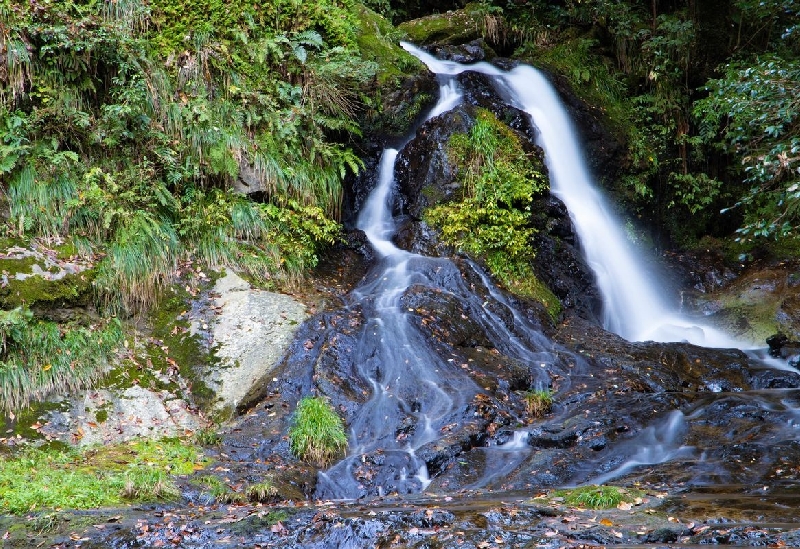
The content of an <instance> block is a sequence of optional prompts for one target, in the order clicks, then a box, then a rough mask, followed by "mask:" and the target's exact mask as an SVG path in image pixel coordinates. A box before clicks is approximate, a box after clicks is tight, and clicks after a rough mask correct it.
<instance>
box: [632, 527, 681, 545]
mask: <svg viewBox="0 0 800 549" xmlns="http://www.w3.org/2000/svg"><path fill="white" fill-rule="evenodd" d="M687 532H690V531H688V530H686V529H683V528H681V529H678V528H659V529H657V530H654V531H653V532H651V533H649V534H647V535H646V536H644V538H643V539H642V540H641V541H643V542H644V543H675V542H676V541H678V538H679V537H681V536H684V535H687Z"/></svg>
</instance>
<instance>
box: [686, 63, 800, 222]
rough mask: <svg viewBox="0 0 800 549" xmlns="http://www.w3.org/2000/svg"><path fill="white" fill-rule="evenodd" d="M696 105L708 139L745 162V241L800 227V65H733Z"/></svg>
mask: <svg viewBox="0 0 800 549" xmlns="http://www.w3.org/2000/svg"><path fill="white" fill-rule="evenodd" d="M706 89H707V91H708V93H709V95H708V97H706V98H705V99H702V100H700V101H698V102H697V103H696V104H695V108H694V113H695V116H696V117H697V118H698V119H699V121H700V122H701V130H702V134H701V135H702V136H703V137H704V138H705V139H706V140H708V141H709V142H711V143H714V144H716V145H717V146H719V147H721V148H723V149H724V150H726V151H728V152H730V153H733V154H736V155H737V156H739V157H741V168H742V170H743V176H744V183H745V184H746V185H747V186H748V188H747V189H746V190H745V192H744V195H743V196H742V197H741V198H740V199H739V201H738V202H736V204H735V206H734V207H737V208H741V209H742V210H744V215H745V224H744V226H743V227H742V228H741V229H740V230H739V232H740V233H741V234H742V235H743V236H744V237H752V236H788V235H790V234H792V233H795V232H796V229H797V227H798V226H800V172H799V171H798V170H800V137H798V136H800V62H799V61H796V60H789V59H783V58H781V57H778V56H763V57H762V58H760V59H757V60H756V61H755V63H750V62H748V63H730V64H728V65H727V66H726V67H725V75H724V77H723V78H720V79H715V80H710V81H709V82H708V83H707V84H706Z"/></svg>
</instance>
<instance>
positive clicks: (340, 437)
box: [289, 397, 347, 467]
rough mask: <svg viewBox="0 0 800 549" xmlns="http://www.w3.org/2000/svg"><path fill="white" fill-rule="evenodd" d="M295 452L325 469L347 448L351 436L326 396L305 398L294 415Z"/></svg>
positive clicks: (291, 432)
mask: <svg viewBox="0 0 800 549" xmlns="http://www.w3.org/2000/svg"><path fill="white" fill-rule="evenodd" d="M289 444H290V447H291V450H292V453H293V454H294V455H295V456H297V457H298V458H300V459H303V460H306V461H308V462H310V463H313V464H314V465H317V466H319V467H325V466H326V465H328V464H329V463H331V462H332V461H333V460H334V458H336V457H337V456H339V455H341V454H343V453H344V451H345V450H346V448H347V434H346V433H345V430H344V424H343V423H342V420H341V418H340V417H339V416H338V415H336V412H334V410H333V408H331V406H330V404H328V402H327V401H326V400H325V399H324V398H322V397H305V398H303V399H302V400H301V401H300V402H299V403H298V404H297V409H296V410H295V412H294V419H293V424H292V427H291V428H290V429H289Z"/></svg>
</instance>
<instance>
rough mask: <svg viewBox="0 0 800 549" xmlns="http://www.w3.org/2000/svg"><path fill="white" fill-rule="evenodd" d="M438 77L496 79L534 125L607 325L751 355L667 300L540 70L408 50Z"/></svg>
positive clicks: (634, 334) (632, 336) (628, 334)
mask: <svg viewBox="0 0 800 549" xmlns="http://www.w3.org/2000/svg"><path fill="white" fill-rule="evenodd" d="M402 46H403V47H404V48H405V49H406V50H408V51H409V52H410V53H412V54H413V55H415V56H416V57H418V58H419V59H421V60H422V61H423V62H424V63H425V64H426V65H428V67H429V68H430V69H431V70H432V71H433V72H434V73H436V74H449V75H455V74H459V73H461V72H464V71H467V70H470V71H476V72H480V73H483V74H486V75H489V76H493V77H495V84H496V85H498V86H500V87H502V88H504V89H505V90H506V91H507V92H508V95H509V96H510V98H511V100H512V101H513V102H514V103H516V104H517V106H518V107H519V108H520V109H522V110H523V111H525V112H527V113H528V114H529V115H530V116H531V118H532V119H533V123H534V125H535V126H536V128H537V129H538V130H539V134H538V141H539V145H540V146H541V147H542V149H544V151H545V162H546V164H547V167H548V170H549V172H550V184H551V190H552V192H553V194H555V195H556V196H558V197H559V198H560V199H561V200H562V201H563V202H564V203H565V204H566V206H567V208H568V209H569V211H570V215H571V217H572V220H573V223H574V224H575V228H576V230H577V233H578V235H579V237H580V239H581V243H582V245H583V249H584V253H585V255H586V258H587V261H588V263H589V264H590V266H591V267H592V270H593V271H594V273H595V275H596V277H597V282H598V286H599V287H600V290H601V292H602V294H603V302H604V325H605V328H606V329H608V330H609V331H612V332H615V333H618V334H619V335H621V336H622V337H624V338H626V339H628V340H630V341H644V340H654V341H689V342H691V343H695V344H697V345H703V346H707V347H739V348H742V347H751V345H750V344H748V343H745V342H741V341H736V340H734V339H733V338H731V337H730V336H728V335H726V334H724V333H723V332H721V331H719V330H717V329H716V328H713V327H711V326H705V325H702V324H699V323H697V322H695V321H693V320H690V319H686V318H683V317H682V316H680V315H678V314H677V313H675V312H673V311H672V310H671V308H670V307H669V305H668V304H667V303H666V302H665V300H664V299H663V292H662V291H661V288H660V284H659V283H658V278H657V276H655V275H654V273H652V272H649V270H648V269H647V268H646V264H645V263H643V262H642V261H641V260H640V259H639V258H640V257H641V255H642V251H641V250H636V249H635V248H634V247H633V246H632V245H631V244H630V242H629V240H628V239H627V238H626V236H625V234H624V232H623V231H622V229H621V228H620V227H621V224H620V223H619V221H618V220H617V219H616V218H615V217H614V215H613V214H612V213H611V211H610V209H609V208H608V205H607V204H606V201H605V198H604V197H603V196H602V195H601V194H600V192H599V191H598V190H597V189H596V188H595V186H594V183H593V181H592V177H591V175H590V173H589V170H588V168H587V166H586V163H585V160H584V158H583V154H582V153H581V149H580V146H579V144H578V139H577V136H576V134H575V131H574V129H573V127H572V123H571V121H570V119H569V116H568V114H567V112H566V110H565V109H564V107H563V105H562V103H561V101H560V100H559V98H558V94H557V93H556V91H555V89H553V87H552V86H551V85H550V83H549V82H548V81H547V79H546V78H544V77H543V76H542V75H541V74H540V73H539V72H538V71H537V70H536V69H534V68H532V67H529V66H526V65H520V66H518V67H516V68H515V69H513V70H511V71H509V72H504V71H501V70H500V69H498V68H497V67H494V66H492V65H489V64H488V63H477V64H474V65H462V64H460V63H455V62H452V61H441V60H439V59H436V58H435V57H433V56H431V55H430V54H428V53H426V52H424V51H422V50H420V49H419V48H416V47H415V46H413V45H411V44H408V43H402Z"/></svg>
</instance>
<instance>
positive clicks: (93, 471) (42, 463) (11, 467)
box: [0, 439, 207, 514]
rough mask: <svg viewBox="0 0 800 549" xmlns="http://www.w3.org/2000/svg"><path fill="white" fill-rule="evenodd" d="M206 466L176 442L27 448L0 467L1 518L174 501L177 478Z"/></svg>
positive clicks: (194, 451) (186, 445)
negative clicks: (33, 513) (84, 447)
mask: <svg viewBox="0 0 800 549" xmlns="http://www.w3.org/2000/svg"><path fill="white" fill-rule="evenodd" d="M206 463H207V460H206V459H205V457H204V456H203V454H202V452H201V451H200V450H199V449H197V448H196V447H194V446H192V445H191V444H190V443H187V442H185V441H182V440H179V439H165V440H161V441H152V440H139V441H135V442H130V443H124V444H117V445H112V446H101V447H94V448H89V449H84V450H74V449H67V450H64V449H37V448H28V449H25V450H22V451H21V452H20V453H19V454H17V455H15V456H13V457H10V458H7V459H5V460H3V461H0V512H2V513H11V514H22V513H27V512H30V511H34V510H36V511H42V510H47V509H90V508H98V507H105V506H112V505H119V504H123V503H127V502H154V501H172V500H175V499H177V498H178V497H179V495H180V493H179V491H178V488H177V486H176V484H175V475H187V474H189V473H192V472H194V471H195V470H196V469H199V468H202V467H203V466H205V464H206Z"/></svg>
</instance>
